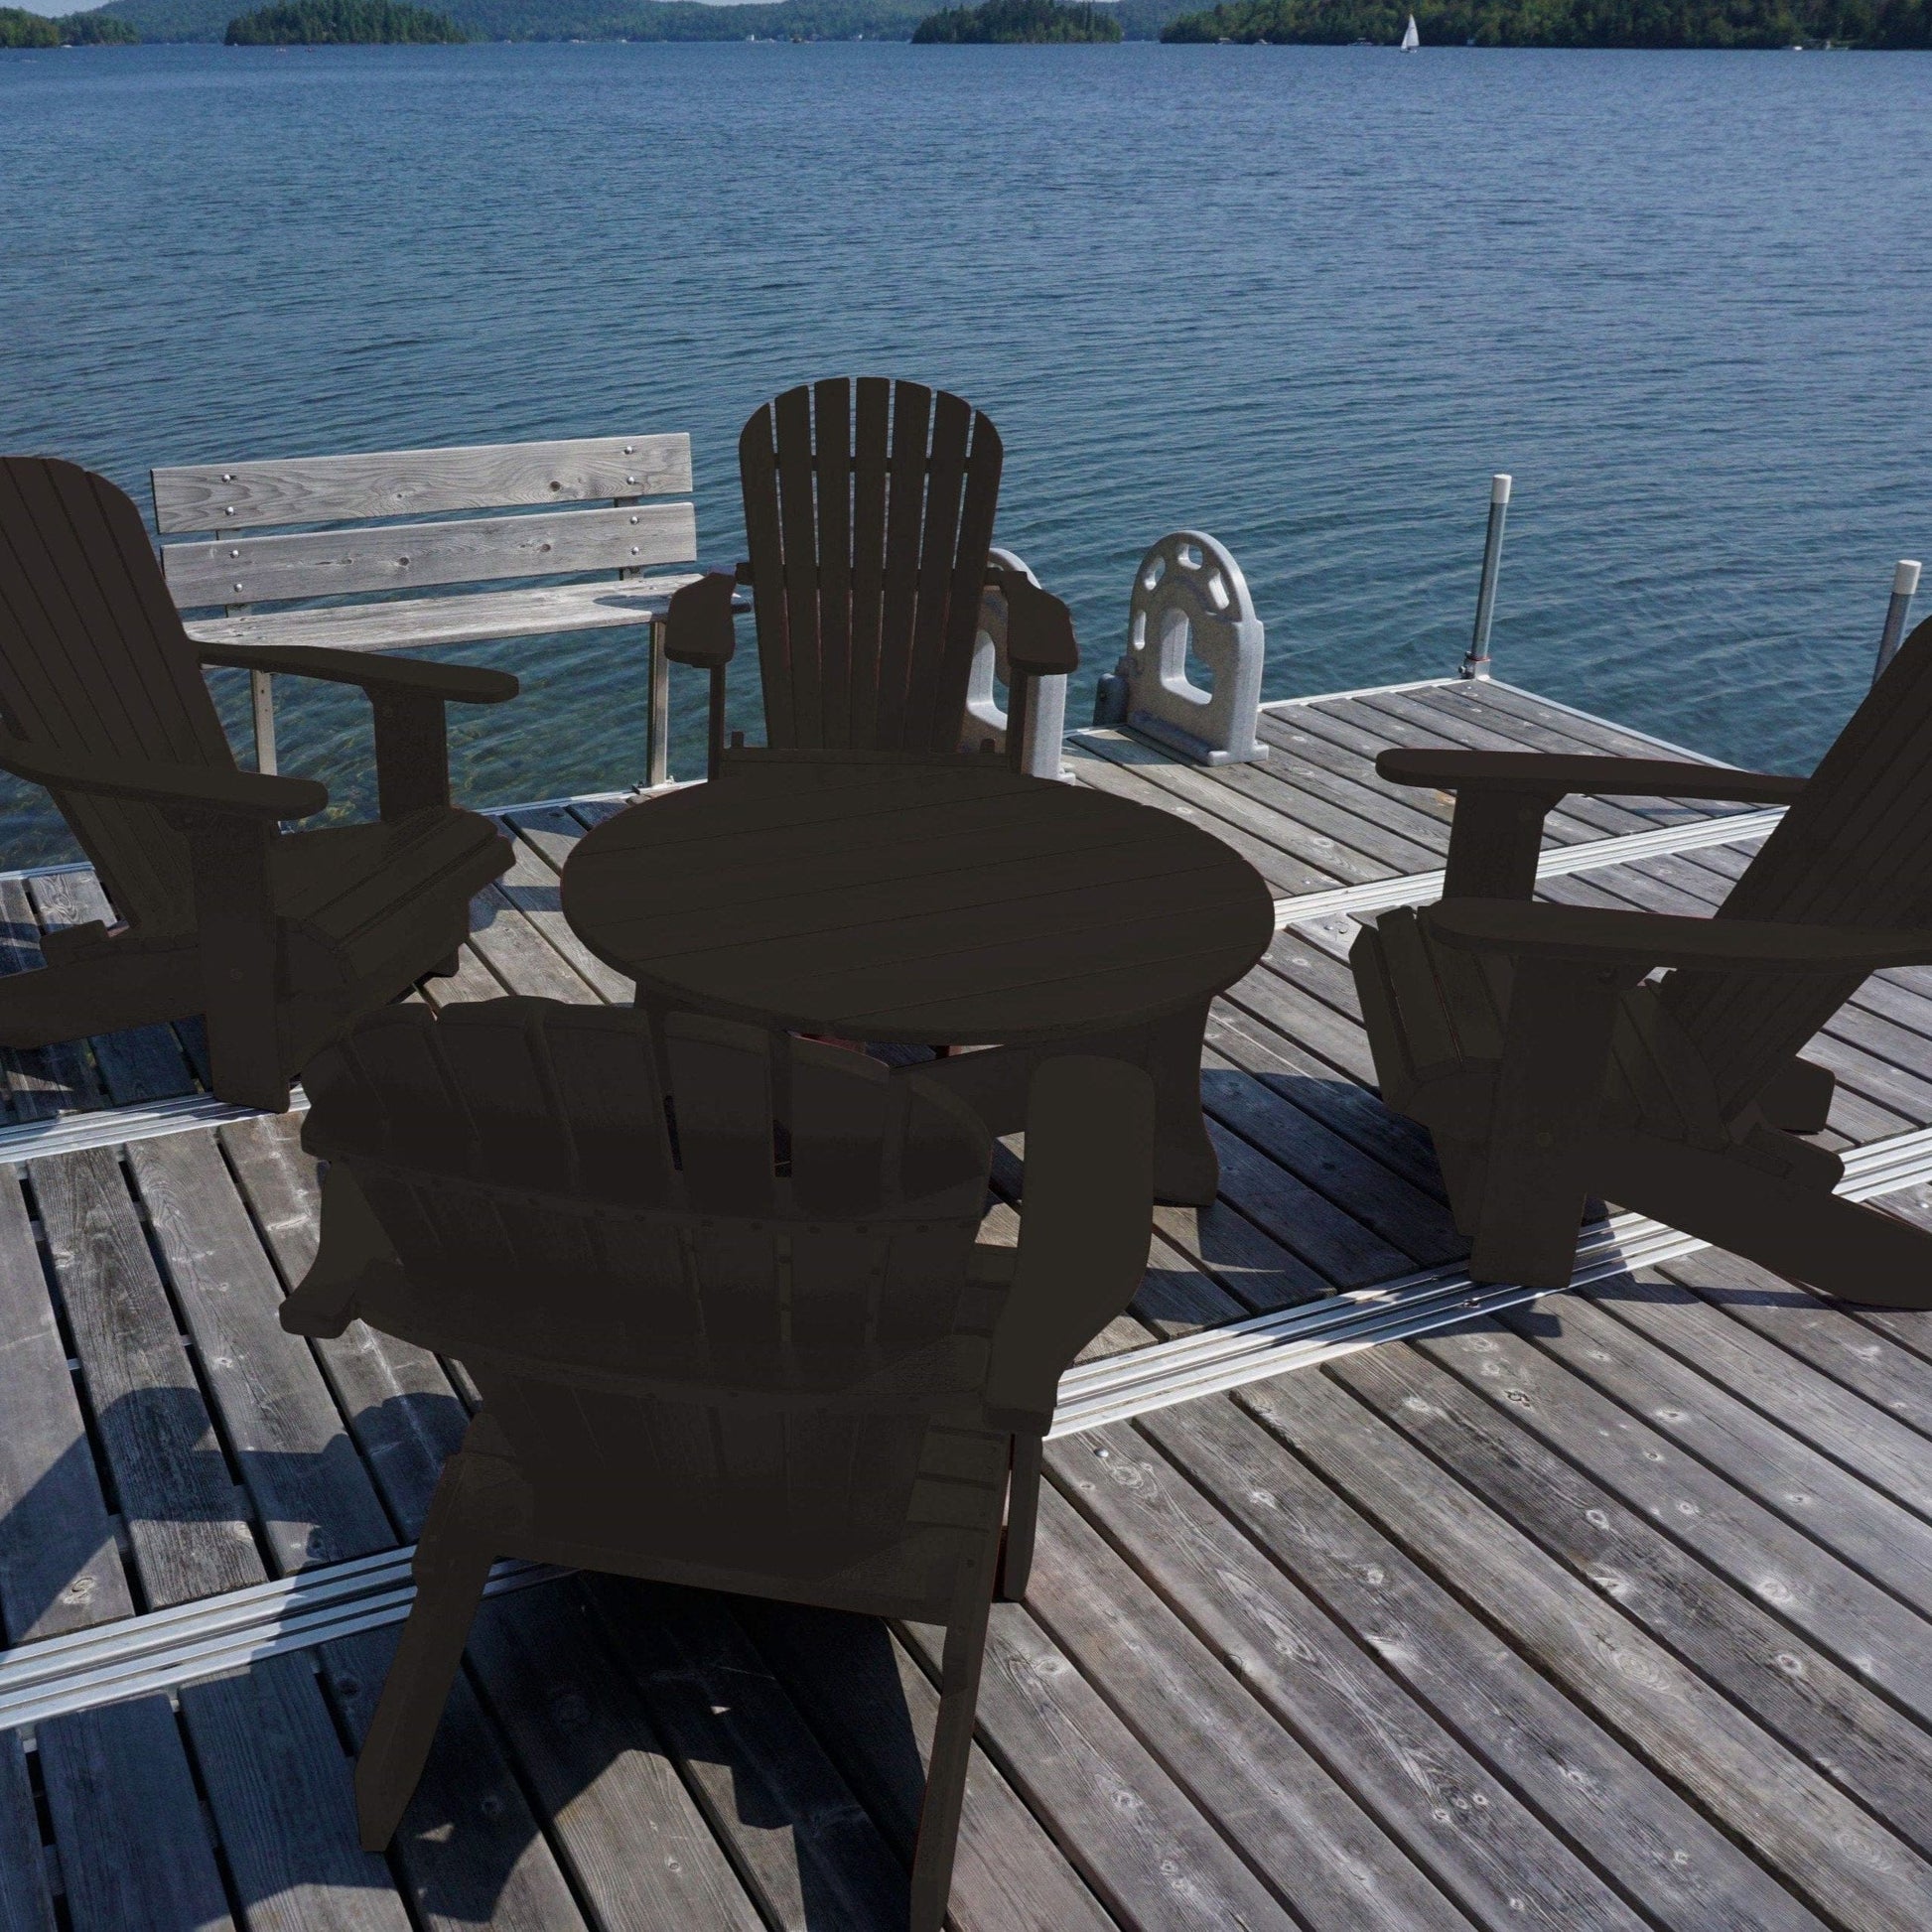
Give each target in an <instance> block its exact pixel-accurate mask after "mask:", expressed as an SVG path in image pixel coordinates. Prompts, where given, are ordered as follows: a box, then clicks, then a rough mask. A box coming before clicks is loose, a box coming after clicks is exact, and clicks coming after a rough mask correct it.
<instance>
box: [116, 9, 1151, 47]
mask: <svg viewBox="0 0 1932 1932" xmlns="http://www.w3.org/2000/svg"><path fill="white" fill-rule="evenodd" d="M245 4H246V0H108V4H107V5H106V6H105V7H103V8H102V9H101V10H100V13H99V15H91V14H90V15H85V16H82V17H83V18H86V19H96V18H102V17H105V18H111V19H113V20H116V21H119V22H121V23H122V24H124V25H125V26H128V27H131V28H133V29H135V30H136V31H138V33H139V34H140V36H141V38H142V39H143V40H150V41H218V40H220V39H221V38H222V37H223V35H224V34H225V33H226V32H227V27H228V22H229V21H230V20H231V19H233V18H234V16H235V13H236V11H237V8H238V6H241V5H245ZM936 4H937V0H762V4H755V5H750V6H733V7H720V6H705V5H700V4H698V3H697V0H445V3H444V5H443V6H442V9H441V10H442V11H443V12H445V13H447V14H448V15H449V16H450V18H451V19H452V20H454V21H455V22H456V24H457V25H458V26H459V27H461V28H462V29H463V30H464V32H465V33H467V34H468V35H469V36H470V38H471V39H472V40H480V41H618V40H631V41H736V40H743V39H745V38H746V37H747V36H748V35H754V34H755V35H757V36H758V38H759V39H760V40H858V39H865V40H869V41H886V40H892V41H907V40H910V39H911V38H912V32H913V29H914V28H916V27H917V26H918V24H919V22H920V21H921V20H923V19H924V18H925V17H926V16H927V15H928V14H930V13H931V12H932V11H933V8H934V6H935V5H936ZM1187 5H1188V0H1114V4H1111V5H1107V4H1103V5H1101V6H1100V7H1099V8H1098V9H1097V11H1098V12H1099V13H1101V14H1102V15H1103V16H1104V15H1108V14H1111V15H1112V16H1113V17H1114V18H1115V19H1116V20H1118V21H1119V22H1120V25H1121V27H1122V30H1123V31H1124V32H1125V34H1126V36H1127V38H1128V39H1129V40H1146V41H1151V40H1158V39H1159V38H1160V34H1161V29H1162V28H1163V27H1165V26H1166V25H1167V24H1168V22H1169V21H1171V20H1173V18H1174V16H1175V15H1176V14H1179V13H1182V12H1184V11H1186V8H1187Z"/></svg>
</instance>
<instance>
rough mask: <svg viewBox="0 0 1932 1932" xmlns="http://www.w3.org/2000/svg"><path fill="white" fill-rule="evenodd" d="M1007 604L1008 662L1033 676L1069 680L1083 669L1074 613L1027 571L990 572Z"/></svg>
mask: <svg viewBox="0 0 1932 1932" xmlns="http://www.w3.org/2000/svg"><path fill="white" fill-rule="evenodd" d="M986 581H987V582H988V583H989V584H992V585H996V586H997V587H998V588H999V589H1000V591H1001V592H1003V593H1004V595H1005V597H1006V601H1007V662H1008V664H1009V665H1011V666H1012V668H1013V669H1014V670H1016V671H1025V672H1026V673H1027V674H1028V675H1029V676H1030V677H1067V676H1070V675H1071V674H1072V673H1073V672H1075V671H1077V670H1078V669H1079V668H1080V644H1079V640H1078V639H1077V638H1076V637H1075V636H1074V634H1073V613H1072V612H1071V611H1069V610H1068V609H1067V608H1066V606H1065V604H1063V603H1062V602H1061V601H1060V599H1058V598H1057V597H1055V596H1054V595H1053V594H1052V592H1051V591H1043V590H1041V589H1040V587H1039V586H1038V585H1037V584H1035V582H1034V581H1033V579H1032V578H1031V577H1029V576H1028V575H1027V573H1026V572H1025V571H1024V570H1004V569H999V568H993V569H989V570H988V571H987V573H986Z"/></svg>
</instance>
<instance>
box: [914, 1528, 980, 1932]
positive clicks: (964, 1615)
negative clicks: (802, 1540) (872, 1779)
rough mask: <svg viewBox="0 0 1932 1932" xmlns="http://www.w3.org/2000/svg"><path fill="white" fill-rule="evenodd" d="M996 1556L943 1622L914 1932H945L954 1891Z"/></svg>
mask: <svg viewBox="0 0 1932 1932" xmlns="http://www.w3.org/2000/svg"><path fill="white" fill-rule="evenodd" d="M994 1567H995V1565H994V1556H993V1552H992V1550H991V1549H987V1550H985V1551H982V1552H981V1553H979V1554H978V1555H976V1556H975V1557H974V1558H973V1560H972V1562H971V1563H970V1564H969V1565H968V1566H967V1567H966V1573H965V1575H964V1576H963V1577H962V1578H961V1581H960V1587H959V1589H958V1590H957V1592H956V1593H955V1595H954V1598H953V1609H952V1615H951V1616H950V1617H949V1618H948V1619H947V1622H946V1648H945V1654H944V1657H943V1660H942V1662H941V1664H940V1669H939V1721H938V1723H937V1724H936V1725H934V1727H933V1732H932V1756H931V1759H930V1761H929V1763H928V1764H927V1767H926V1777H925V1798H924V1801H923V1802H922V1803H921V1804H920V1806H919V1834H918V1839H917V1842H916V1843H915V1845H914V1847H913V1851H912V1910H911V1920H910V1926H909V1932H941V1928H942V1927H943V1926H944V1924H945V1920H946V1900H947V1898H948V1897H949V1895H950V1894H951V1891H952V1867H953V1855H954V1853H955V1852H956V1851H957V1850H958V1847H959V1814H960V1810H961V1808H962V1807H963V1806H964V1804H965V1802H966V1772H967V1767H968V1765H969V1763H970V1762H971V1759H972V1751H973V1719H974V1713H975V1710H976V1707H977V1706H978V1703H979V1689H980V1669H981V1666H982V1665H983V1664H984V1662H985V1660H986V1626H987V1620H988V1617H989V1614H990V1613H991V1610H992V1588H991V1586H992V1581H993V1571H994Z"/></svg>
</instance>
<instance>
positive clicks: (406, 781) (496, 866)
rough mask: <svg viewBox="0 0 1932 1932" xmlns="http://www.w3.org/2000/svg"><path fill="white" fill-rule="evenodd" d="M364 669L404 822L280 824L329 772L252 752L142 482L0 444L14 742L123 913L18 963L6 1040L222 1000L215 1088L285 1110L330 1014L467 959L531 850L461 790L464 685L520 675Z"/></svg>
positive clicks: (4, 613)
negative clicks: (195, 630)
mask: <svg viewBox="0 0 1932 1932" xmlns="http://www.w3.org/2000/svg"><path fill="white" fill-rule="evenodd" d="M289 668H291V669H300V670H303V671H305V672H307V673H309V674H314V675H323V676H336V675H338V674H339V673H338V670H337V666H336V663H335V660H332V659H321V660H319V661H316V662H295V663H291V664H290V665H289ZM349 681H351V682H356V683H360V684H363V685H364V686H366V687H368V688H369V690H370V696H371V701H372V704H373V706H374V711H375V735H376V750H377V776H378V784H379V789H380V791H381V795H382V809H383V812H384V819H383V822H382V823H380V824H377V825H372V826H348V827H331V828H323V829H318V830H311V831H306V832H305V831H290V832H285V831H282V830H281V829H280V828H279V825H278V820H280V819H283V818H287V817H301V816H307V815H309V814H311V813H314V812H316V811H318V810H320V809H321V807H322V806H323V805H325V804H326V803H327V802H328V795H329V794H328V791H327V789H326V787H324V786H322V785H320V784H317V783H315V782H314V781H312V780H309V779H304V778H296V777H286V776H281V775H278V774H274V773H263V772H254V771H243V770H240V769H239V768H238V767H237V766H236V764H235V760H234V755H233V753H232V752H231V751H230V750H229V747H228V743H227V740H226V738H225V737H224V736H223V734H222V730H221V724H220V720H219V718H218V717H217V716H216V713H215V709H214V703H213V700H212V698H211V697H210V696H209V694H208V689H207V682H206V680H205V678H204V676H203V672H202V667H201V663H200V661H199V654H198V651H197V647H196V645H195V644H194V643H193V641H192V640H191V639H190V638H189V637H188V635H187V633H186V631H185V630H184V629H183V627H182V622H181V619H180V616H179V614H178V613H177V611H176V609H175V606H174V604H173V602H172V600H171V599H170V598H169V595H168V591H167V587H166V585H165V584H164V582H163V580H162V575H161V571H160V569H159V567H158V566H157V564H156V561H155V557H154V552H153V551H152V550H151V549H150V548H149V545H148V539H147V533H146V532H145V530H144V529H143V528H142V525H141V519H140V515H139V512H138V511H137V510H136V509H135V507H134V505H133V504H132V503H131V502H129V501H128V499H127V497H126V496H124V495H123V494H122V493H121V492H120V491H119V490H118V489H116V488H115V487H114V486H113V484H111V483H108V482H107V481H106V480H105V479H104V478H101V477H96V476H93V475H91V474H89V473H88V472H87V471H85V470H81V469H79V468H77V467H76V466H74V465H73V464H69V463H61V462H57V461H55V460H53V459H50V458H40V457H9V458H5V459H0V721H3V722H4V730H5V734H6V739H5V744H4V748H0V764H11V765H12V766H13V767H14V768H16V769H18V770H19V771H21V772H22V773H23V774H24V775H27V776H29V777H32V778H36V779H38V780H41V781H43V782H46V783H47V784H48V785H49V787H50V789H51V791H52V792H53V796H54V799H55V802H56V804H57V805H58V806H59V807H60V809H61V811H62V813H63V814H64V816H65V817H66V818H67V820H68V823H69V827H70V829H71V830H72V832H73V834H74V836H75V837H76V839H77V840H78V841H79V843H80V845H81V848H82V850H83V851H84V852H85V853H86V855H87V857H88V858H89V859H90V860H91V861H92V863H93V866H94V869H95V871H96V873H97V875H98V877H99V880H100V884H101V887H102V889H103V890H104V891H105V893H106V895H107V897H108V898H109V899H110V900H111V901H112V903H113V906H114V910H115V912H116V914H117V915H118V921H119V922H118V924H117V925H115V926H113V927H111V928H110V927H109V926H107V925H106V924H105V923H104V922H100V923H95V924H91V925H89V926H87V927H83V928H81V929H80V930H79V931H77V932H75V933H73V934H70V935H69V937H68V938H67V939H66V940H64V941H57V942H56V943H55V944H54V945H53V946H52V947H51V948H50V949H49V951H48V964H47V965H45V966H44V967H42V968H40V969H39V970H37V971H33V972H27V973H19V974H13V975H9V976H8V977H7V979H6V980H5V982H4V984H0V1042H4V1043H6V1044H9V1045H16V1046H36V1045H45V1044H48V1043H51V1042H52V1041H55V1040H61V1039H70V1038H78V1037H82V1036H85V1035H90V1034H103V1033H112V1032H115V1031H118V1030H120V1029H122V1028H126V1027H135V1026H143V1025H148V1024H152V1023H156V1022H166V1021H173V1020H182V1019H186V1018H188V1017H190V1016H191V1015H194V1014H196V1013H202V1014H205V1015H206V1018H207V1034H208V1051H209V1059H210V1062H211V1067H212V1075H213V1082H212V1083H213V1087H214V1091H215V1092H216V1094H217V1095H219V1096H220V1097H221V1098H222V1099H225V1100H229V1101H232V1102H235V1103H237V1104H240V1105H244V1106H256V1107H264V1108H267V1109H270V1110H272V1111H280V1110H281V1109H284V1108H286V1107H287V1105H288V1100H289V1082H290V1079H291V1077H292V1076H293V1075H295V1074H296V1073H298V1072H299V1071H300V1069H301V1067H302V1065H303V1063H304V1061H305V1060H306V1059H307V1058H308V1056H309V1054H310V1053H311V1052H313V1051H314V1049H315V1048H316V1047H317V1046H319V1045H320V1044H321V1043H322V1041H323V1040H325V1039H326V1038H328V1037H329V1035H331V1034H332V1033H334V1032H336V1031H338V1030H339V1029H340V1028H341V1027H343V1026H344V1025H345V1024H346V1023H347V1022H348V1021H350V1020H352V1019H353V1018H354V1017H355V1016H356V1015H357V1014H358V1013H361V1012H364V1011H366V1010H368V1009H369V1008H371V1007H374V1006H379V1005H382V1004H384V1003H385V1002H387V1001H389V1000H392V999H394V998H396V997H397V995H399V994H401V993H404V992H406V991H408V989H409V988H410V987H411V986H412V985H414V984H415V983H416V982H417V981H419V980H421V979H422V978H424V977H425V976H426V975H428V974H430V973H432V972H435V971H438V970H441V971H449V970H451V969H452V967H453V965H454V961H455V957H456V953H457V949H458V948H459V947H460V946H461V944H462V942H463V940H464V938H465V937H466V936H467V934H468V931H469V901H470V899H471V897H472V896H473V895H474V894H475V893H476V892H478V891H479V890H481V888H482V887H483V886H484V885H485V884H487V883H488V881H489V880H491V879H493V878H495V877H496V876H497V875H498V874H499V873H501V872H502V871H504V870H505V868H506V867H507V866H508V865H509V863H510V856H511V855H510V849H509V843H508V841H507V840H505V839H504V838H502V837H501V835H500V834H499V833H498V832H497V831H496V828H495V827H494V826H493V825H491V824H490V822H489V821H488V820H487V819H484V818H483V817H481V816H480V815H478V814H477V813H474V812H467V811H462V810H459V809H457V808H455V807H453V806H452V805H450V803H449V802H448V801H449V774H448V759H447V755H446V752H445V749H444V736H443V723H442V720H443V707H444V705H445V704H446V703H447V702H467V703H499V702H501V701H503V700H505V699H507V698H510V697H513V696H514V695H515V694H516V680H515V679H514V678H511V677H507V676H505V675H504V674H503V673H501V672H496V671H477V670H457V669H455V668H453V667H450V666H446V665H419V664H412V663H410V662H408V661H406V660H400V661H399V660H385V662H384V663H383V665H382V667H381V670H380V671H379V672H374V671H370V672H369V673H367V674H359V673H355V672H351V673H350V677H349Z"/></svg>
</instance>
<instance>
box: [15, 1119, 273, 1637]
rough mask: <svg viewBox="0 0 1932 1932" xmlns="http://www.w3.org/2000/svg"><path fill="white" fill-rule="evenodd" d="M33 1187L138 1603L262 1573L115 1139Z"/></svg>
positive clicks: (51, 1166) (235, 1583)
mask: <svg viewBox="0 0 1932 1932" xmlns="http://www.w3.org/2000/svg"><path fill="white" fill-rule="evenodd" d="M31 1173H32V1181H33V1189H34V1196H35V1199H36V1202H37V1204H38V1206H39V1209H40V1216H41V1222H42V1225H43V1227H44V1228H45V1229H46V1236H47V1245H48V1249H49V1251H50V1253H51V1254H52V1255H53V1258H54V1268H55V1274H56V1278H57V1280H58V1282H59V1285H60V1292H61V1297H62V1301H63V1303H64V1304H65V1306H66V1309H67V1315H68V1322H69V1328H70V1330H71V1332H72V1335H73V1344H74V1350H75V1353H76V1355H77V1356H78V1358H79V1361H80V1367H81V1373H82V1376H83V1377H84V1392H85V1396H86V1401H87V1406H88V1409H89V1411H90V1412H91V1414H92V1416H93V1419H94V1426H95V1428H96V1430H97V1431H98V1432H99V1438H100V1443H101V1448H102V1449H103V1451H104V1453H105V1455H106V1457H107V1462H108V1466H109V1468H110V1471H111V1473H112V1478H113V1482H114V1487H115V1490H116V1493H117V1497H118V1501H119V1505H120V1510H121V1514H122V1516H123V1518H124V1519H125V1521H126V1524H127V1532H128V1538H129V1541H130V1543H131V1545H132V1547H133V1552H134V1563H135V1568H136V1571H137V1572H138V1574H139V1577H140V1581H141V1587H142V1593H143V1595H144V1596H145V1598H146V1601H147V1604H148V1606H151V1607H159V1606H161V1605H163V1604H167V1603H180V1602H185V1601H186V1600H187V1599H189V1598H190V1597H195V1596H212V1595H214V1594H216V1593H217V1592H219V1591H221V1590H224V1589H239V1588H241V1587H243V1586H244V1585H247V1584H258V1583H261V1582H263V1581H264V1580H265V1579H266V1576H267V1572H266V1571H265V1570H264V1569H263V1568H262V1561H261V1556H260V1554H259V1552H258V1551H257V1549H256V1547H255V1540H254V1537H253V1535H252V1534H251V1533H250V1530H249V1524H248V1511H247V1509H246V1507H245V1506H244V1504H243V1500H242V1496H241V1494H240V1492H239V1491H238V1490H237V1489H236V1487H235V1483H234V1478H233V1475H232V1474H231V1473H230V1471H229V1468H228V1464H227V1461H226V1459H225V1458H224V1456H223V1455H222V1452H221V1448H220V1445H219V1442H218V1441H217V1439H216V1436H215V1432H214V1427H213V1424H212V1422H211V1420H210V1418H209V1416H208V1412H207V1405H206V1404H205V1403H204V1402H203V1400H202V1393H201V1389H200V1387H199V1386H198V1385H197V1382H196V1378H195V1372H194V1369H193V1368H192V1367H191V1366H190V1363H189V1360H188V1356H187V1353H186V1351H185V1349H184V1348H183V1345H182V1336H181V1331H180V1329H179V1328H178V1327H177V1326H176V1323H175V1313H174V1310H173V1308H172V1307H171V1306H170V1304H169V1301H168V1295H167V1291H166V1289H164V1288H163V1286H162V1282H161V1277H160V1275H159V1274H158V1273H157V1272H156V1269H155V1264H154V1260H153V1257H152V1256H151V1255H150V1253H149V1251H148V1244H147V1237H146V1234H145V1232H144V1231H143V1229H142V1226H141V1223H140V1220H139V1218H138V1216H137V1215H136V1213H135V1211H134V1202H133V1200H132V1199H131V1198H130V1196H129V1194H128V1190H127V1184H126V1181H125V1179H124V1178H123V1175H122V1173H121V1166H120V1163H119V1161H118V1160H117V1159H116V1158H115V1155H114V1152H113V1150H112V1149H111V1148H91V1149H88V1150H86V1151H85V1152H82V1153H77V1154H61V1155H54V1156H51V1157H50V1158H49V1159H47V1160H44V1161H37V1162H35V1163H34V1166H33V1168H32V1170H31Z"/></svg>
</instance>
